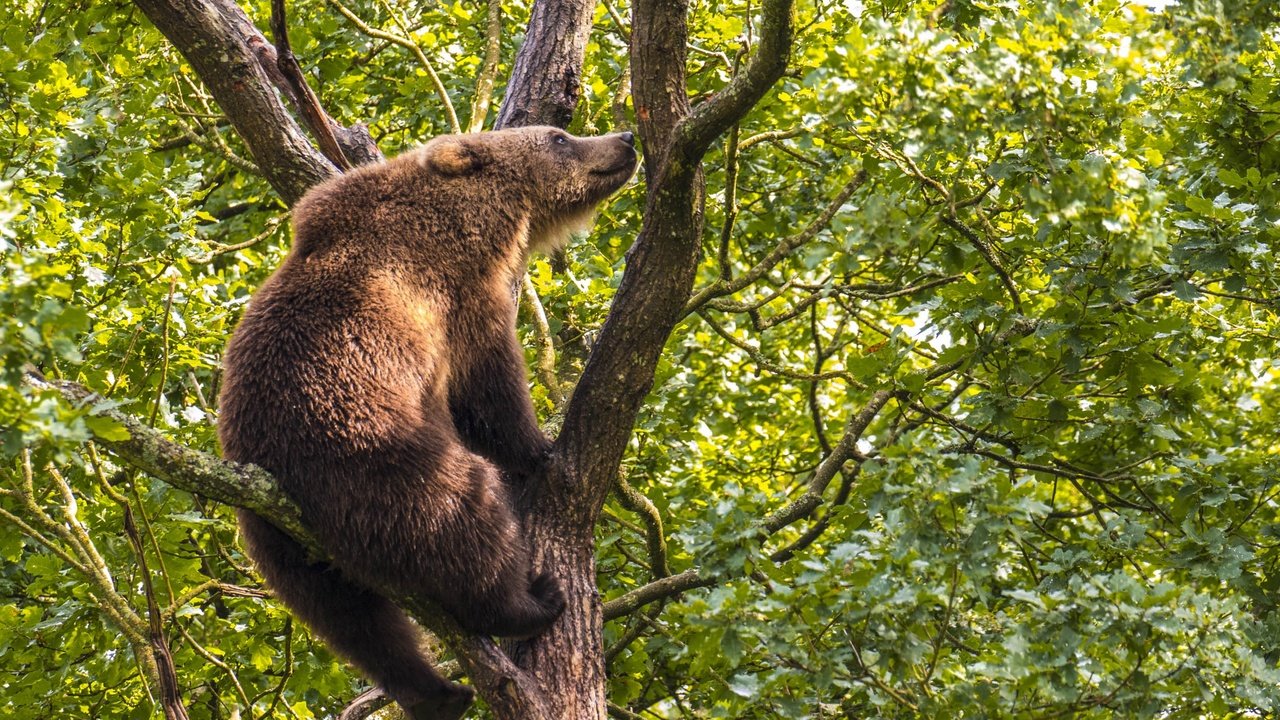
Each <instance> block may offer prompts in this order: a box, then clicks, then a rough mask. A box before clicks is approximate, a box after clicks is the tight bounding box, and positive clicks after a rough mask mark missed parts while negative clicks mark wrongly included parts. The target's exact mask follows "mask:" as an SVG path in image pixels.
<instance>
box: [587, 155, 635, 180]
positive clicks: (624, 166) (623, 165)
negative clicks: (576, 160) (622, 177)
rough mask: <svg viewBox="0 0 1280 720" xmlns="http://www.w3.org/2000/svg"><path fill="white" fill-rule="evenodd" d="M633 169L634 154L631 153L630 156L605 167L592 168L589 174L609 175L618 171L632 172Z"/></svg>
mask: <svg viewBox="0 0 1280 720" xmlns="http://www.w3.org/2000/svg"><path fill="white" fill-rule="evenodd" d="M635 169H636V156H635V155H634V154H633V155H631V157H628V158H623V159H622V160H621V161H619V162H616V163H614V164H612V165H610V166H608V167H606V168H601V169H598V170H592V171H591V174H592V175H604V176H609V175H617V174H618V173H621V172H627V173H630V172H634V171H635Z"/></svg>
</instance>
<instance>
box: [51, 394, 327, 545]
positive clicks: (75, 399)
mask: <svg viewBox="0 0 1280 720" xmlns="http://www.w3.org/2000/svg"><path fill="white" fill-rule="evenodd" d="M27 380H28V382H29V383H30V384H31V385H32V386H34V387H37V388H42V389H52V390H56V391H58V392H59V393H60V394H61V395H62V396H63V397H64V398H66V400H67V401H68V402H70V403H71V404H72V405H73V406H75V407H78V408H87V409H88V412H89V414H90V415H94V416H99V417H105V418H110V419H111V420H114V421H115V422H117V423H119V424H120V425H121V426H123V427H124V429H125V430H126V431H127V432H128V434H129V437H128V439H126V440H112V439H106V438H103V437H98V439H97V442H98V444H99V445H101V446H102V447H105V448H107V449H108V450H110V451H111V452H112V454H114V455H115V456H116V457H118V458H120V459H121V460H124V461H125V462H127V463H129V464H130V465H131V466H133V467H136V468H138V469H139V470H142V471H143V472H145V473H148V474H150V475H153V476H155V477H157V478H159V479H161V480H163V481H165V482H167V483H169V484H170V485H173V486H174V487H177V488H181V489H183V490H186V491H188V492H192V493H196V494H199V495H203V496H205V497H207V498H210V499H212V500H216V501H218V502H221V503H226V504H227V505H233V506H235V507H243V508H248V509H250V510H252V511H254V512H256V513H258V514H259V515H262V516H263V517H265V518H270V519H271V521H272V522H273V523H274V524H276V525H277V526H278V527H280V529H282V530H284V531H286V532H288V533H289V534H290V535H292V536H293V537H294V538H295V539H297V540H298V541H299V542H302V543H304V544H306V545H307V546H308V547H310V548H312V549H315V548H317V547H318V545H317V544H316V542H315V540H314V539H313V538H312V537H311V534H310V533H309V532H308V531H307V529H306V527H305V526H304V525H303V524H302V514H301V512H300V511H299V510H298V507H297V505H295V504H294V503H293V501H291V500H289V498H287V497H285V495H284V494H283V493H281V492H280V491H279V490H278V489H277V488H276V481H275V478H273V477H271V474H270V473H268V472H267V471H266V470H263V469H262V468H260V467H257V466H256V465H241V464H239V463H234V462H231V461H229V460H223V459H221V458H218V457H216V456H214V455H210V454H208V453H203V452H200V451H198V450H192V449H190V448H187V447H184V446H182V445H178V444H177V443H174V442H172V441H170V440H169V439H168V438H166V437H164V436H163V435H161V434H160V433H159V432H158V431H156V430H155V429H153V428H151V427H148V426H147V425H146V424H144V423H143V422H142V421H141V420H138V419H137V418H135V417H132V416H130V415H126V414H125V413H122V412H119V411H117V410H112V409H109V408H108V407H106V406H105V405H106V404H105V402H104V401H103V399H102V397H101V396H99V395H97V394H95V393H93V392H92V391H90V390H89V389H87V388H85V387H84V386H82V385H77V384H75V383H72V382H64V381H57V380H52V381H49V380H43V379H40V378H37V377H35V376H34V375H28V376H27Z"/></svg>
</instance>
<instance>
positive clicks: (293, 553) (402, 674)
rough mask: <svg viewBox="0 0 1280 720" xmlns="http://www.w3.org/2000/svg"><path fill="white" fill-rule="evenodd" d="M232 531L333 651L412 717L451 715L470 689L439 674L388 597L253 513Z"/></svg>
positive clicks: (433, 719) (462, 708) (243, 514)
mask: <svg viewBox="0 0 1280 720" xmlns="http://www.w3.org/2000/svg"><path fill="white" fill-rule="evenodd" d="M239 517H240V531H241V534H242V536H243V538H244V540H245V543H246V545H247V546H248V549H249V554H250V556H251V557H252V558H253V560H254V562H255V563H256V564H257V566H258V569H259V570H260V571H261V572H262V574H263V576H264V577H265V578H266V580H267V586H268V587H270V588H271V590H272V592H274V593H275V595H276V597H277V598H279V599H280V600H281V601H282V602H284V604H285V605H287V606H288V607H289V609H290V610H292V611H293V614H294V615H296V616H297V617H298V619H300V620H302V621H303V622H304V623H306V624H307V626H308V627H310V628H311V630H312V631H313V632H315V634H316V635H317V636H319V637H320V638H321V639H322V640H324V642H325V644H326V645H327V646H328V647H329V648H330V649H331V650H333V651H334V652H336V653H337V654H339V655H342V656H343V657H345V658H347V659H348V660H350V661H351V663H352V664H354V665H355V666H356V667H358V668H360V670H361V671H363V672H364V673H365V675H367V676H368V677H369V679H370V680H372V681H373V682H375V683H377V685H378V686H379V687H381V688H382V690H383V692H385V693H386V694H387V695H388V696H389V697H391V698H392V699H393V700H395V701H396V702H397V703H398V704H399V705H400V706H401V707H402V708H404V710H405V712H406V714H407V715H408V716H409V717H410V718H412V720H457V719H458V718H461V717H462V715H463V714H464V713H465V712H466V709H467V707H468V706H470V705H471V699H472V697H473V695H474V692H473V691H472V690H471V689H470V688H467V687H465V686H462V685H455V684H453V683H450V682H449V681H448V680H445V679H444V678H442V677H440V675H439V674H438V673H437V672H436V671H435V668H433V667H432V666H431V663H429V662H428V661H427V659H426V657H424V656H423V654H422V651H421V650H420V648H419V646H418V637H419V632H418V630H417V628H416V627H415V626H414V625H413V624H412V623H411V622H410V621H409V619H408V618H407V617H405V614H404V612H403V611H401V610H400V608H398V607H396V606H395V604H393V603H392V602H391V601H390V600H387V599H386V598H384V597H382V596H381V595H378V594H377V593H374V592H372V591H369V590H366V589H365V588H363V587H360V586H358V585H355V584H353V583H351V582H349V581H347V580H346V579H345V578H343V577H342V575H341V574H340V573H339V572H338V571H337V570H336V569H333V568H330V567H329V566H327V565H316V564H310V563H308V562H307V556H306V551H305V550H304V549H303V548H302V546H300V545H298V544H297V543H296V542H294V540H293V539H292V538H290V537H289V536H288V535H285V534H284V533H283V532H281V531H280V530H279V529H277V528H276V527H275V526H274V525H271V524H270V523H268V522H267V521H265V520H263V519H262V518H260V517H258V516H257V515H255V514H253V513H251V512H249V511H247V510H241V511H240V512H239Z"/></svg>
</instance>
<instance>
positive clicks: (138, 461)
mask: <svg viewBox="0 0 1280 720" xmlns="http://www.w3.org/2000/svg"><path fill="white" fill-rule="evenodd" d="M26 379H27V382H28V383H29V384H30V385H31V386H33V387H35V388H37V389H42V390H53V391H56V392H58V393H59V394H60V395H62V397H63V398H65V399H66V400H67V401H68V402H69V403H70V404H71V405H73V406H75V407H78V408H82V409H86V410H87V412H88V414H89V415H91V416H95V417H102V418H107V419H110V420H112V421H114V422H115V423H117V424H119V425H120V426H121V427H123V429H124V430H126V431H127V433H128V438H126V439H120V438H119V437H118V436H116V435H115V434H114V433H112V434H111V437H102V436H101V435H100V436H98V439H97V442H98V443H99V444H100V445H102V446H103V447H105V448H107V449H108V450H110V451H111V452H112V454H114V455H115V456H116V457H118V458H119V459H121V460H123V461H124V462H126V463H128V464H129V465H132V466H133V467H136V468H138V469H139V470H142V471H143V472H146V473H148V474H150V475H153V476H155V477H157V478H159V479H160V480H163V481H165V482H167V483H169V484H170V485H173V486H174V487H177V488H180V489H182V490H186V491H188V492H192V493H198V494H200V495H203V496H205V497H208V498H210V499H213V500H217V501H218V502H222V503H226V504H228V505H233V506H235V507H243V508H248V509H250V510H252V511H253V512H255V513H257V514H259V515H261V516H262V517H264V518H266V519H267V520H269V521H270V522H271V523H272V524H274V525H276V526H277V527H279V528H281V529H282V530H284V531H286V532H288V533H289V534H290V535H291V536H293V538H294V539H296V540H298V541H299V542H301V543H302V544H303V545H305V546H306V547H307V548H308V549H309V550H310V551H311V552H312V553H313V554H315V555H316V556H317V557H323V553H322V552H321V550H320V546H319V544H318V543H317V542H316V540H315V538H314V536H312V534H311V533H310V532H309V531H308V530H307V529H306V526H305V525H304V524H303V522H302V517H301V513H300V512H299V510H298V507H297V505H295V504H294V503H293V501H292V500H290V499H289V498H288V497H287V496H285V495H284V494H283V493H282V492H280V490H279V488H278V487H277V485H276V481H275V479H274V478H273V477H272V476H271V475H270V474H269V473H268V472H267V471H265V470H263V469H262V468H259V467H257V466H255V465H242V464H239V463H234V462H230V461H228V460H222V459H220V458H218V457H215V456H213V455H210V454H208V453H203V452H200V451H198V450H192V449H190V448H187V447H184V446H182V445H178V444H177V443H174V442H172V441H170V440H169V439H168V438H166V437H164V436H163V435H162V434H161V433H160V432H158V431H156V430H154V429H152V428H150V427H148V426H147V425H146V424H144V423H143V422H141V421H139V420H138V419H136V418H134V417H131V416H129V415H126V414H124V413H122V412H119V411H117V410H113V409H111V408H110V407H109V405H108V403H106V402H105V401H103V399H102V398H101V397H100V396H99V395H97V394H95V393H93V392H91V391H90V390H88V389H87V388H85V387H83V386H81V385H78V384H76V383H72V382H66V381H48V380H44V379H43V378H40V377H38V376H36V375H35V374H34V373H33V374H28V376H27V378H26ZM375 589H378V590H380V591H382V592H384V593H386V594H387V595H388V596H389V597H391V598H393V599H396V600H397V602H398V603H399V604H400V605H401V606H402V607H405V608H406V609H408V610H409V611H410V613H412V614H413V616H414V617H415V618H417V619H418V620H419V622H421V623H422V625H424V626H425V627H427V628H428V629H430V630H431V632H433V633H435V634H436V635H437V636H438V637H440V638H441V639H442V640H444V641H445V642H446V643H447V644H448V645H449V647H450V648H452V649H453V651H454V652H455V653H457V655H458V659H459V661H460V663H461V664H462V665H463V667H464V668H466V670H467V674H468V676H469V677H470V678H471V680H472V682H473V683H474V684H475V685H476V687H477V688H478V689H479V690H480V692H481V694H482V695H483V696H484V698H485V700H486V701H487V702H488V703H489V705H490V707H492V708H494V709H495V710H496V711H498V712H499V716H500V717H518V718H529V720H543V719H544V718H549V717H551V715H550V713H549V712H548V710H547V707H548V705H547V702H546V700H545V698H544V697H543V695H542V693H541V691H540V690H539V689H538V686H537V683H536V682H535V681H534V680H533V679H532V678H531V677H530V676H529V675H528V673H526V672H525V671H523V670H521V669H520V668H518V667H516V665H515V664H514V663H513V662H512V661H511V659H510V658H509V657H507V655H506V654H505V653H503V652H502V650H501V649H499V648H498V646H497V645H496V644H494V642H493V641H492V640H490V639H489V638H487V637H480V636H476V635H470V634H467V633H466V632H464V631H463V630H462V629H461V628H460V627H458V624H457V623H456V622H455V621H454V620H453V618H452V617H450V616H449V615H448V614H447V613H445V612H444V611H442V610H441V609H439V608H438V607H437V606H436V605H435V604H434V603H431V602H429V601H426V600H424V599H421V598H406V597H403V596H398V595H397V594H395V593H393V592H389V591H387V590H386V589H385V588H375Z"/></svg>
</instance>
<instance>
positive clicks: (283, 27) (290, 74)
mask: <svg viewBox="0 0 1280 720" xmlns="http://www.w3.org/2000/svg"><path fill="white" fill-rule="evenodd" d="M271 35H272V37H273V38H275V41H276V61H275V67H276V69H277V70H278V71H279V72H280V75H281V79H282V80H283V81H284V84H285V85H286V86H287V87H288V88H289V90H290V93H289V95H290V97H291V98H292V99H293V103H294V107H295V108H297V110H298V113H299V114H300V115H302V120H303V122H305V123H306V124H307V128H308V129H309V130H311V135H312V136H313V137H315V139H316V142H317V143H319V144H320V151H321V152H323V153H324V156H325V157H327V158H329V162H331V163H333V164H334V165H337V166H338V169H339V170H343V171H346V170H350V169H351V163H350V162H349V161H348V160H347V156H346V155H345V154H343V152H342V148H341V147H339V146H338V138H337V136H336V135H334V132H333V125H334V124H335V123H334V122H333V118H330V117H329V114H328V113H326V112H325V111H324V109H323V108H321V107H320V98H318V97H316V93H315V91H314V90H312V89H311V86H310V85H308V84H307V78H306V76H304V75H303V74H302V66H301V65H299V64H298V58H296V57H294V55H293V47H292V46H291V45H290V44H289V25H288V23H287V22H286V20H285V14H284V0H271Z"/></svg>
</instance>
